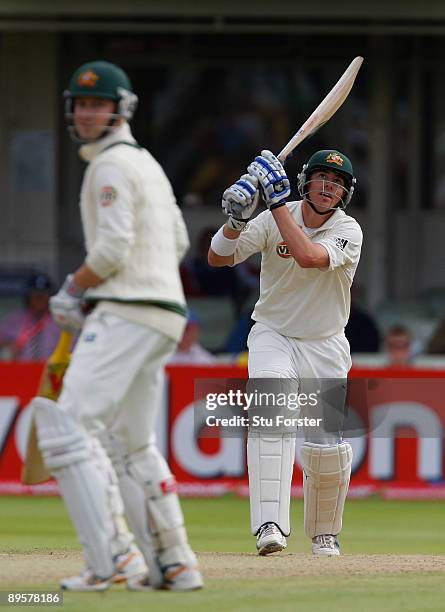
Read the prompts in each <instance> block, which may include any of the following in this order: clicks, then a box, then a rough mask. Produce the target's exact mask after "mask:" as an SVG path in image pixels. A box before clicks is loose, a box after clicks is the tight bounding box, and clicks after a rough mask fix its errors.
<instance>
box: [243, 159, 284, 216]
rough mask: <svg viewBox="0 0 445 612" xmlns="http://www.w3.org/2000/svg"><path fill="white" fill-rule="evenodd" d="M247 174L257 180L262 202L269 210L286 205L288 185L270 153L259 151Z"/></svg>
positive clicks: (280, 164)
mask: <svg viewBox="0 0 445 612" xmlns="http://www.w3.org/2000/svg"><path fill="white" fill-rule="evenodd" d="M247 171H248V173H249V174H250V175H251V176H252V177H255V178H256V179H258V182H259V184H260V186H261V188H262V191H263V197H264V201H265V203H266V206H267V208H268V209H269V210H274V208H278V207H279V206H284V205H285V204H286V198H287V197H289V195H290V183H289V179H288V178H287V174H286V172H285V170H284V168H283V165H282V163H281V162H280V160H279V159H278V158H277V157H276V156H275V155H274V154H273V153H272V152H271V151H267V150H266V151H261V155H260V156H258V157H255V161H253V162H252V163H251V164H250V166H249V167H248V168H247Z"/></svg>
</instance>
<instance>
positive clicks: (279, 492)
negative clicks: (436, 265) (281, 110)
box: [208, 149, 362, 556]
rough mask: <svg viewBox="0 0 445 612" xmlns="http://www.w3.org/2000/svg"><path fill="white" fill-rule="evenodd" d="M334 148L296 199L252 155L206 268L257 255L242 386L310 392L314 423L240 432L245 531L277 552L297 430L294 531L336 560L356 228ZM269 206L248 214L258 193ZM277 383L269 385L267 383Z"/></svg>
mask: <svg viewBox="0 0 445 612" xmlns="http://www.w3.org/2000/svg"><path fill="white" fill-rule="evenodd" d="M355 182H356V179H355V177H354V173H353V169H352V164H351V162H350V160H349V159H348V157H347V156H346V155H344V154H343V153H341V152H340V151H337V150H334V149H329V150H322V151H317V152H316V153H314V155H312V157H311V158H310V159H309V160H308V162H307V163H306V164H304V166H303V169H302V171H301V173H300V174H299V175H298V190H299V193H300V196H301V198H302V199H301V200H299V201H289V196H290V192H291V189H290V183H289V179H288V177H287V175H286V172H285V170H284V168H283V166H282V164H281V162H280V161H279V160H278V159H277V157H276V156H275V155H273V154H272V153H271V152H270V151H262V153H261V155H259V156H257V157H256V158H255V159H254V161H253V162H252V163H251V164H250V165H249V166H248V168H247V173H246V174H243V175H242V176H241V178H240V179H239V180H238V181H237V182H236V183H234V184H233V185H232V186H231V187H229V188H228V189H227V190H226V191H225V192H224V194H223V198H222V207H223V211H224V213H225V214H226V215H228V221H227V223H226V224H225V225H224V226H223V227H221V228H220V229H219V231H218V232H217V233H216V234H215V236H214V237H213V240H212V243H211V246H210V250H209V256H208V257H209V263H210V264H211V265H213V266H224V265H229V266H234V265H237V264H239V263H241V262H243V261H244V260H245V259H247V258H248V257H250V256H251V255H253V254H254V253H261V256H262V263H261V276H260V296H259V299H258V301H257V303H256V305H255V309H254V311H253V314H252V318H253V319H254V321H255V324H254V326H253V327H252V330H251V332H250V334H249V338H248V348H249V362H248V366H249V378H250V379H252V380H250V381H249V384H253V383H256V381H260V382H261V383H262V385H263V387H264V385H265V386H266V388H267V383H268V381H269V384H271V382H270V381H272V382H275V383H277V384H278V387H279V388H292V390H293V391H297V392H298V393H299V397H301V394H304V395H305V397H307V396H308V394H310V393H311V392H320V391H321V395H320V399H319V401H317V402H315V403H316V404H317V405H316V407H311V408H309V409H308V408H307V404H306V407H304V406H303V405H301V406H299V410H300V413H301V414H302V413H306V414H307V411H308V412H309V416H311V412H312V411H315V412H317V415H318V416H319V415H321V416H322V418H321V419H318V421H317V422H319V423H321V425H320V426H319V427H316V428H314V427H312V426H306V425H305V424H304V425H303V426H301V427H300V425H298V426H297V427H298V428H299V429H298V430H297V428H295V430H293V431H292V430H291V431H284V432H283V431H281V430H280V431H278V430H273V431H270V429H269V430H267V431H266V430H265V429H264V428H261V427H260V426H258V427H257V426H252V423H251V424H250V427H249V434H248V443H247V459H248V470H249V488H250V514H251V528H252V533H253V534H254V535H255V536H256V537H257V550H258V553H259V554H260V555H268V554H271V553H274V552H278V551H281V550H283V549H284V548H286V545H287V543H286V537H287V536H288V535H289V534H290V520H289V505H290V487H291V479H292V470H293V464H294V460H295V442H296V435H297V433H300V431H301V434H302V435H303V436H304V442H303V444H302V447H301V463H302V467H303V485H304V526H305V532H306V535H307V536H308V537H309V538H310V540H311V545H312V552H313V553H314V555H327V556H333V555H339V554H340V546H339V540H338V535H339V533H340V530H341V527H342V516H343V509H344V505H345V499H346V494H347V491H348V486H349V480H350V475H351V464H352V449H351V446H350V444H349V443H348V442H347V441H345V440H343V438H342V424H343V416H344V412H343V411H344V404H345V391H346V378H347V374H348V371H349V369H350V367H351V356H350V350H349V344H348V341H347V339H346V337H345V333H344V328H345V325H346V323H347V321H348V317H349V310H350V288H351V284H352V281H353V278H354V274H355V271H356V269H357V265H358V262H359V258H360V251H361V245H362V231H361V229H360V226H359V224H358V223H357V221H356V220H355V219H354V218H353V217H351V216H349V215H347V214H346V213H345V208H346V207H347V205H348V204H349V202H350V200H351V197H352V194H353V191H354V185H355ZM260 193H261V194H262V197H263V199H264V201H265V203H266V206H267V210H265V211H264V212H262V213H260V214H259V215H258V216H256V217H255V218H251V217H252V215H253V213H254V211H255V209H256V207H257V204H258V201H259V194H260ZM275 388H276V387H275Z"/></svg>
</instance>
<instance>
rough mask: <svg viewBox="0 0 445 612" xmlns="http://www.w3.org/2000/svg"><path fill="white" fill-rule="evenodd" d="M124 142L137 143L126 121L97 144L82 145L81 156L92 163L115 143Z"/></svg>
mask: <svg viewBox="0 0 445 612" xmlns="http://www.w3.org/2000/svg"><path fill="white" fill-rule="evenodd" d="M122 140H125V142H136V141H135V139H134V137H133V134H132V133H131V129H130V126H129V125H128V123H127V122H126V121H124V123H123V124H122V125H121V126H120V127H118V128H117V129H116V130H112V132H111V133H110V134H108V135H107V136H105V137H104V138H101V139H100V140H97V141H96V142H89V143H87V144H84V145H82V146H81V147H80V148H79V155H80V157H81V158H82V159H83V160H84V161H86V162H90V161H91V160H93V159H94V158H95V157H96V155H98V154H99V153H101V152H102V151H103V150H104V149H106V148H107V147H109V146H110V145H112V144H114V143H115V142H120V141H122Z"/></svg>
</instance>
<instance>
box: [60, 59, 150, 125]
mask: <svg viewBox="0 0 445 612" xmlns="http://www.w3.org/2000/svg"><path fill="white" fill-rule="evenodd" d="M64 97H65V99H66V109H65V112H66V115H67V116H68V115H71V114H72V112H73V100H74V99H75V98H79V97H92V98H105V99H107V100H114V101H115V102H116V115H118V116H120V117H124V119H126V120H127V121H129V120H130V119H131V118H132V116H133V113H134V111H135V110H136V106H137V101H138V98H137V96H136V94H135V93H134V92H133V89H132V86H131V82H130V79H129V78H128V76H127V74H126V73H125V72H124V71H123V70H122V68H119V66H116V65H115V64H111V63H110V62H104V61H94V62H88V63H86V64H83V65H82V66H80V68H78V69H77V70H76V71H75V72H74V74H73V76H72V77H71V80H70V84H69V88H68V89H67V90H66V91H65V92H64Z"/></svg>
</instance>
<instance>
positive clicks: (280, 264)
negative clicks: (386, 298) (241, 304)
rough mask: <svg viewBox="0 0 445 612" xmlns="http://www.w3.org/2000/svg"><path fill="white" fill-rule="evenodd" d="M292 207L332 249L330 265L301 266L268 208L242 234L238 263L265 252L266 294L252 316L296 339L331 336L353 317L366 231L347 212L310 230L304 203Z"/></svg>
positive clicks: (300, 221) (312, 235) (263, 286)
mask: <svg viewBox="0 0 445 612" xmlns="http://www.w3.org/2000/svg"><path fill="white" fill-rule="evenodd" d="M287 207H288V209H289V211H290V213H291V215H292V216H293V218H294V219H295V221H296V223H297V224H298V225H299V226H300V227H301V229H302V230H303V232H304V233H305V234H306V236H308V238H309V239H310V240H311V241H312V242H314V243H318V244H321V245H323V246H324V247H325V248H326V250H327V252H328V254H329V260H330V262H329V267H328V268H325V269H323V270H320V269H318V268H302V267H300V266H299V264H298V263H297V262H296V261H295V259H294V258H293V257H292V255H290V253H289V251H288V249H287V246H286V245H285V243H284V242H283V238H282V236H281V234H280V232H279V230H278V227H277V225H276V223H275V220H274V218H273V215H272V214H271V213H270V212H269V211H268V210H266V211H264V212H262V213H261V214H260V215H258V216H257V217H256V218H255V219H252V221H250V222H249V223H248V225H247V226H246V229H245V230H244V231H243V232H241V235H240V238H239V240H238V244H237V248H236V251H235V256H234V257H235V259H234V264H238V263H240V262H242V261H244V260H245V259H247V258H248V257H250V255H253V254H254V253H257V252H261V255H262V258H261V274H260V297H259V299H258V302H257V303H256V305H255V309H254V311H253V314H252V318H253V319H254V320H255V321H259V322H260V323H264V324H265V325H267V326H268V327H270V328H271V329H274V330H275V331H277V332H278V333H280V334H283V335H284V336H289V337H292V338H301V339H317V338H327V337H329V336H332V335H334V334H337V333H339V332H341V331H343V330H344V327H345V325H346V323H347V321H348V318H349V310H350V303H351V296H350V288H351V284H352V280H353V278H354V274H355V271H356V269H357V265H358V262H359V259H360V250H361V245H362V240H363V235H362V230H361V228H360V225H359V224H358V223H357V221H356V220H355V219H353V218H352V217H350V216H348V215H346V214H345V213H344V212H343V211H342V210H337V211H336V212H335V213H334V214H333V215H332V216H331V217H330V218H329V219H328V220H327V221H325V223H324V224H323V225H322V226H321V227H318V228H308V227H306V226H305V225H304V221H303V215H302V210H301V207H302V202H301V201H300V202H289V203H288V204H287Z"/></svg>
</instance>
